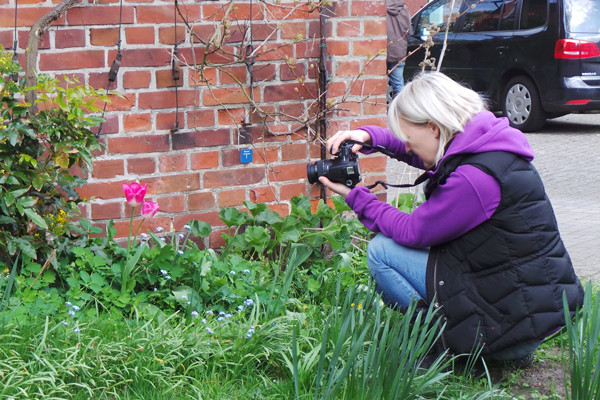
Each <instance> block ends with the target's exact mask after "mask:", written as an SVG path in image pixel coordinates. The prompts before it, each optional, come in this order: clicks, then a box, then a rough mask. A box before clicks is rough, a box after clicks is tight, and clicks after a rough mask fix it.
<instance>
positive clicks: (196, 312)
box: [190, 311, 198, 318]
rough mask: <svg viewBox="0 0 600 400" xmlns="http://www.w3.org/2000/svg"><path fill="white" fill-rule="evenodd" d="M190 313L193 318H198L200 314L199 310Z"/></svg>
mask: <svg viewBox="0 0 600 400" xmlns="http://www.w3.org/2000/svg"><path fill="white" fill-rule="evenodd" d="M190 314H191V316H192V317H193V318H196V317H197V316H198V311H192V312H191V313H190Z"/></svg>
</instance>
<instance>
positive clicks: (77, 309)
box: [72, 305, 81, 311]
mask: <svg viewBox="0 0 600 400" xmlns="http://www.w3.org/2000/svg"><path fill="white" fill-rule="evenodd" d="M72 307H73V310H75V311H79V310H81V308H79V306H75V305H74V306H72Z"/></svg>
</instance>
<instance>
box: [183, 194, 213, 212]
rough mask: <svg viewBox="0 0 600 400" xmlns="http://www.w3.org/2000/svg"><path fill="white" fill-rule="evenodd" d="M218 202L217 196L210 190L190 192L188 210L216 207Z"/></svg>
mask: <svg viewBox="0 0 600 400" xmlns="http://www.w3.org/2000/svg"><path fill="white" fill-rule="evenodd" d="M216 206H217V202H216V200H215V196H214V195H213V194H212V193H209V192H203V193H190V194H189V195H188V210H190V211H195V210H209V209H211V208H215V207H216Z"/></svg>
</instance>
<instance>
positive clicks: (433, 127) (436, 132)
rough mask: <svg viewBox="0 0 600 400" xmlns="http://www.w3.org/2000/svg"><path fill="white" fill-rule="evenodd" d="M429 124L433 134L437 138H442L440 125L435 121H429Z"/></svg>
mask: <svg viewBox="0 0 600 400" xmlns="http://www.w3.org/2000/svg"><path fill="white" fill-rule="evenodd" d="M427 126H428V127H429V129H431V133H433V136H434V137H435V138H436V139H439V138H440V127H439V126H437V125H436V124H435V123H434V122H433V121H429V122H428V123H427Z"/></svg>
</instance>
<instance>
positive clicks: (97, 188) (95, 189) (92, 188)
mask: <svg viewBox="0 0 600 400" xmlns="http://www.w3.org/2000/svg"><path fill="white" fill-rule="evenodd" d="M122 183H130V182H126V181H124V180H122V181H119V180H111V181H108V182H94V183H90V182H88V183H86V184H85V185H83V186H82V187H80V188H77V193H79V196H81V197H82V198H85V199H90V198H91V197H96V198H99V199H116V198H120V197H123V186H122V185H121V184H122Z"/></svg>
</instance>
